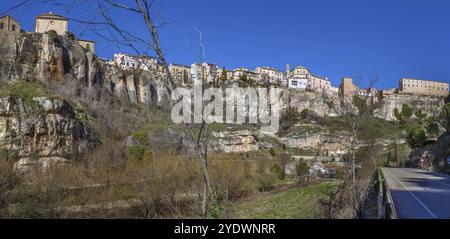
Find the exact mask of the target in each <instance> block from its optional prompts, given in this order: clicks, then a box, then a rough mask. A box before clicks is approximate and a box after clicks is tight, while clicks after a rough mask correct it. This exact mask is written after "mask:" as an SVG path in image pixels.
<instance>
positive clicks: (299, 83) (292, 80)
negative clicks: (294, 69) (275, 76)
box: [288, 75, 308, 90]
mask: <svg viewBox="0 0 450 239" xmlns="http://www.w3.org/2000/svg"><path fill="white" fill-rule="evenodd" d="M288 87H289V88H292V89H299V90H306V88H307V87H308V79H307V78H304V77H301V76H299V75H293V76H291V77H289V78H288Z"/></svg>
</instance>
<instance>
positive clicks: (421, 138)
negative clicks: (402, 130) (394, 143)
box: [406, 125, 427, 148]
mask: <svg viewBox="0 0 450 239" xmlns="http://www.w3.org/2000/svg"><path fill="white" fill-rule="evenodd" d="M426 140H427V134H426V132H425V129H424V127H423V126H422V125H416V126H415V127H413V128H411V129H410V131H409V133H408V136H407V137H406V141H407V142H408V144H409V145H410V146H411V148H417V147H420V146H422V145H423V144H424V143H425V141H426Z"/></svg>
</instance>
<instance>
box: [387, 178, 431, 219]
mask: <svg viewBox="0 0 450 239" xmlns="http://www.w3.org/2000/svg"><path fill="white" fill-rule="evenodd" d="M386 172H388V174H390V175H391V177H392V179H394V180H395V181H397V182H398V183H399V184H400V185H401V186H402V187H403V188H404V189H405V190H406V191H407V192H408V193H409V194H411V196H412V197H413V198H414V199H416V201H417V202H418V203H419V204H420V205H421V206H422V207H423V208H424V209H425V210H426V211H427V212H428V213H429V214H430V215H431V216H432V217H433V218H436V219H437V218H438V217H437V216H436V214H434V213H433V212H432V211H431V210H430V209H429V208H428V207H427V206H426V205H425V203H423V202H422V201H421V200H420V199H419V198H418V197H417V196H416V195H415V194H414V193H412V192H410V191H409V190H408V189H407V188H406V186H405V185H404V184H403V183H402V182H400V180H398V179H397V178H396V177H395V176H394V175H393V174H392V173H391V172H389V170H386Z"/></svg>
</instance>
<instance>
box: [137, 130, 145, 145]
mask: <svg viewBox="0 0 450 239" xmlns="http://www.w3.org/2000/svg"><path fill="white" fill-rule="evenodd" d="M133 138H134V139H135V140H137V141H138V142H139V144H141V145H147V144H148V135H147V132H146V131H144V130H141V131H138V132H135V133H134V134H133Z"/></svg>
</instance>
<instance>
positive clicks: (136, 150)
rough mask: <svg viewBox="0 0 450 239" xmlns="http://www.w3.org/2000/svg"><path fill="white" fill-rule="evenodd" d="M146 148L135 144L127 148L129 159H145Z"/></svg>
mask: <svg viewBox="0 0 450 239" xmlns="http://www.w3.org/2000/svg"><path fill="white" fill-rule="evenodd" d="M144 155H145V149H144V147H142V146H140V145H133V146H130V147H128V148H127V156H128V159H131V160H142V159H144Z"/></svg>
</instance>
